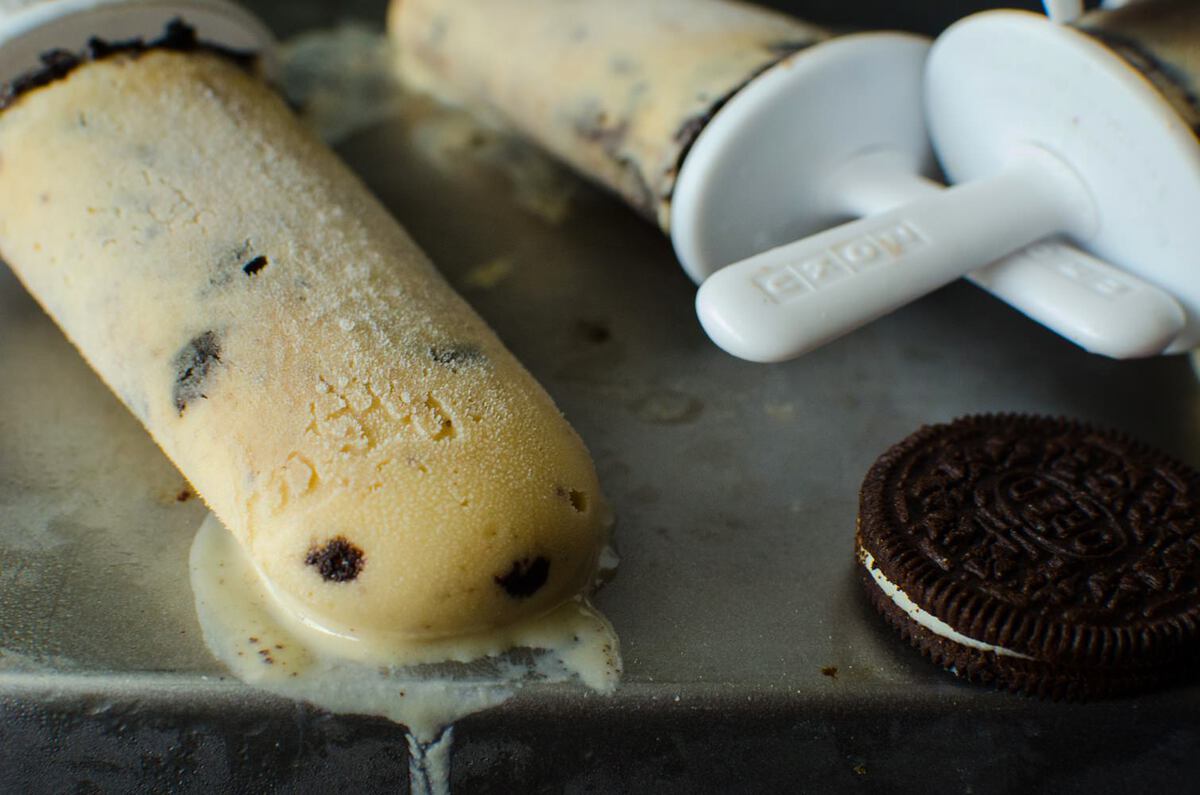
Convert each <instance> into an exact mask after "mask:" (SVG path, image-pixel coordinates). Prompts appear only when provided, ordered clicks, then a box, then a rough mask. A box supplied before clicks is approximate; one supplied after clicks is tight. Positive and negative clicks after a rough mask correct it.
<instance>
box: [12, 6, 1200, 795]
mask: <svg viewBox="0 0 1200 795" xmlns="http://www.w3.org/2000/svg"><path fill="white" fill-rule="evenodd" d="M250 5H251V6H252V7H256V9H257V10H258V11H260V12H261V13H263V15H264V16H265V17H266V19H267V21H268V22H269V23H271V24H273V25H274V27H275V29H276V30H277V31H279V32H280V33H281V34H282V35H292V34H294V33H297V32H299V31H300V30H302V29H304V28H307V27H312V26H318V25H322V26H328V25H330V24H332V23H333V22H335V21H336V20H337V19H338V18H340V17H341V16H342V15H344V14H345V13H347V8H348V9H349V12H350V13H352V14H355V15H358V16H360V17H362V18H365V19H369V20H373V21H374V24H376V25H378V24H379V20H381V19H382V14H383V9H382V7H381V6H382V4H381V3H354V4H343V5H339V4H332V3H330V4H322V3H316V2H297V3H279V2H276V3H258V4H254V3H251V4H250ZM792 5H793V6H798V4H792ZM816 5H817V4H814V6H816ZM826 5H829V4H826ZM864 7H866V6H865V5H864ZM930 9H931V10H930V15H929V16H928V18H927V19H925V20H924V22H922V21H921V19H917V18H914V19H916V22H915V23H911V24H910V23H909V22H905V21H901V24H910V26H914V27H921V26H922V25H924V26H926V27H927V28H933V27H935V26H936V25H937V24H940V22H938V21H937V20H939V19H941V18H940V17H937V14H942V13H943V12H944V11H945V9H944V8H943V7H940V6H939V7H937V8H934V6H933V5H932V4H931V5H930ZM799 10H801V11H803V10H804V9H803V8H799ZM810 16H812V15H811V14H810ZM935 17H936V19H935ZM881 18H882V17H880V19H881ZM302 77H303V76H302ZM301 82H303V80H302V81H301ZM360 88H361V86H360ZM369 89H370V91H378V92H386V91H387V90H389V89H388V87H387V86H374V87H373V88H371V87H369ZM370 91H368V98H370V97H369V95H370ZM375 99H376V100H378V101H380V102H384V101H385V98H384V97H383V94H382V93H381V94H379V95H378V96H376V97H375ZM396 109H397V110H398V115H391V117H390V118H388V119H386V120H384V121H381V122H379V123H374V124H371V125H369V126H367V127H366V128H364V129H361V130H359V131H357V132H355V133H354V134H352V135H350V136H349V137H347V138H344V139H343V140H342V141H341V143H340V144H339V146H338V150H339V152H340V153H341V154H342V156H343V157H344V158H345V159H346V160H347V162H348V163H349V164H350V165H351V167H352V168H354V169H355V170H356V171H357V172H358V173H359V174H360V175H361V176H362V177H363V179H364V180H365V181H366V182H367V183H368V185H369V187H370V188H371V189H372V190H373V191H374V192H375V193H376V194H377V195H378V196H379V197H380V198H381V199H382V200H383V202H384V203H385V204H386V205H387V206H388V207H389V208H390V209H391V210H392V211H393V212H394V213H395V215H396V217H397V218H399V219H400V220H401V222H402V223H403V224H404V225H405V226H406V227H407V228H408V229H409V230H410V232H411V233H412V234H413V235H414V237H416V239H417V240H418V242H420V243H421V244H422V245H423V246H424V247H425V249H426V250H427V251H428V252H429V253H430V254H431V255H432V256H433V258H434V260H435V261H436V262H437V263H438V264H439V266H440V267H441V268H442V270H443V271H444V273H445V274H446V276H447V277H448V278H449V279H450V280H451V281H452V282H453V283H454V284H456V285H457V286H459V288H460V289H461V290H462V292H463V294H464V295H465V296H466V297H467V299H468V300H469V301H470V302H471V303H472V304H473V305H474V306H475V307H476V308H477V309H478V311H479V312H480V313H481V314H482V315H483V316H484V317H485V318H486V319H487V320H488V321H489V322H490V323H491V324H492V325H493V326H494V328H495V329H496V330H497V332H498V333H499V334H500V336H501V337H502V338H503V339H504V340H505V342H506V343H507V344H508V345H509V346H510V348H511V349H512V350H513V351H514V352H515V353H516V355H517V356H518V357H519V358H520V359H521V360H522V361H523V362H524V363H525V364H526V365H527V366H528V367H529V369H530V370H531V371H532V372H533V373H534V375H535V376H536V377H537V378H538V379H539V380H540V381H541V382H542V383H543V384H544V385H545V386H546V388H547V389H548V390H549V391H550V393H551V394H552V395H553V396H554V398H555V399H556V400H557V401H558V403H559V406H560V407H561V408H562V410H563V411H564V412H565V414H566V415H567V417H568V418H569V419H570V421H571V422H572V423H573V424H574V426H575V427H576V428H577V429H578V431H579V432H580V434H581V435H582V436H583V437H584V439H585V440H586V441H587V443H588V445H589V446H590V448H591V450H592V452H593V454H594V456H595V460H596V464H597V467H598V469H599V472H600V475H601V479H602V482H603V484H604V487H605V490H606V492H607V495H608V497H609V499H610V500H611V502H612V503H613V505H614V507H615V510H616V513H617V516H618V526H617V531H616V533H617V542H618V545H619V548H620V552H621V557H622V562H621V566H620V569H619V571H618V574H617V576H616V578H615V580H613V581H612V582H611V583H609V584H608V585H607V586H606V587H605V588H604V589H603V590H602V591H601V592H600V593H599V594H598V597H597V603H598V605H599V606H600V607H601V609H602V610H603V611H604V612H605V613H606V614H607V615H608V616H609V617H610V618H611V619H612V621H613V623H614V625H615V626H616V628H617V630H618V632H619V634H620V637H621V641H622V646H623V653H624V658H625V665H626V674H625V677H624V680H623V682H622V684H621V686H620V687H619V689H618V690H617V692H616V693H615V695H612V696H610V697H604V696H598V695H595V694H592V693H590V692H588V691H586V690H584V689H583V688H580V687H573V686H569V685H530V686H527V687H526V688H525V689H524V690H523V691H521V693H520V694H519V695H518V696H517V698H515V699H514V700H512V701H510V702H508V703H506V704H504V705H503V706H501V707H499V708H496V709H493V710H490V711H487V712H482V713H478V714H476V715H473V716H471V717H468V718H465V719H463V720H461V721H460V722H459V723H458V724H457V725H456V729H455V739H454V755H453V762H452V773H451V782H452V785H453V786H454V788H455V791H459V792H517V791H521V792H631V791H637V792H664V793H672V792H680V793H683V792H687V793H693V792H770V791H779V792H793V791H828V790H833V789H837V790H863V791H877V790H879V791H910V790H911V791H929V790H934V791H958V792H974V793H991V792H1015V791H1028V790H1030V789H1037V790H1040V791H1054V792H1070V791H1079V792H1102V791H1155V790H1159V791H1161V790H1163V789H1166V788H1176V789H1182V788H1185V785H1184V784H1183V782H1190V781H1194V780H1195V777H1196V775H1197V773H1200V753H1197V751H1198V750H1200V720H1197V718H1198V717H1200V687H1197V686H1196V685H1185V686H1179V687H1173V688H1171V689H1169V690H1165V691H1162V692H1158V693H1154V694H1151V695H1147V696H1143V697H1138V698H1126V699H1120V700H1113V701H1106V702H1099V703H1094V704H1087V705H1066V704H1053V703H1045V702H1040V701H1037V700H1034V699H1030V698H1022V697H1014V696H1010V695H1006V694H1002V693H997V692H993V691H991V690H988V689H987V688H981V687H974V686H970V685H966V684H963V683H960V682H958V681H957V680H956V679H955V678H954V677H953V676H952V675H950V674H948V673H945V672H943V671H940V670H938V669H936V668H934V667H933V666H931V665H929V664H927V663H926V662H925V661H923V660H922V659H921V658H920V657H919V655H918V654H917V653H915V652H913V651H912V650H910V649H909V648H908V647H907V646H906V645H905V644H903V643H902V642H900V640H899V639H898V638H897V637H895V636H893V634H892V632H891V631H890V630H888V629H887V628H886V627H885V626H884V625H883V623H882V621H880V620H879V619H878V618H877V617H876V616H875V615H874V614H873V612H872V610H871V608H870V607H869V605H868V604H867V602H866V599H865V598H864V596H863V594H862V593H861V592H860V591H861V586H860V584H859V582H858V577H857V575H856V572H855V564H854V561H853V537H854V523H855V515H856V508H857V492H858V485H859V482H860V480H861V478H862V476H863V474H864V473H865V471H866V469H867V468H868V466H869V465H870V463H871V462H872V460H873V459H874V458H875V457H876V456H877V455H878V454H879V453H880V452H881V451H882V450H884V449H885V448H887V447H888V446H889V445H891V444H892V443H893V442H895V441H897V440H898V439H900V438H902V437H903V436H905V435H907V434H908V433H910V432H911V431H912V430H914V429H915V428H917V427H918V426H919V425H921V424H923V423H928V422H935V421H942V420H948V419H950V418H953V417H956V416H958V415H962V414H967V413H975V412H989V411H1030V412H1039V413H1044V414H1061V415H1068V416H1072V417H1080V418H1086V419H1088V420H1093V421H1096V422H1099V423H1103V424H1106V425H1110V426H1115V427H1118V428H1121V429H1124V430H1126V431H1128V432H1130V433H1132V434H1134V435H1136V436H1138V437H1140V438H1142V439H1144V440H1145V441H1147V442H1150V443H1152V444H1154V445H1157V446H1159V447H1162V448H1164V449H1166V450H1168V451H1169V452H1171V453H1173V454H1175V455H1176V456H1178V457H1180V458H1182V459H1183V460H1185V461H1187V462H1189V463H1191V464H1193V465H1197V464H1200V383H1198V381H1197V378H1196V374H1195V373H1194V372H1193V370H1192V369H1191V367H1190V365H1189V363H1188V361H1187V360H1186V359H1184V358H1169V359H1157V360H1151V361H1141V362H1130V363H1116V362H1111V361H1106V360H1102V359H1099V358H1096V357H1093V356H1089V355H1087V354H1085V353H1083V352H1081V351H1079V350H1077V349H1075V348H1074V347H1072V346H1071V345H1069V344H1068V343H1066V342H1064V341H1062V340H1061V339H1059V338H1057V337H1055V336H1054V335H1052V334H1051V333H1049V332H1047V331H1044V330H1043V329H1041V328H1040V327H1038V326H1035V325H1034V324H1032V323H1030V322H1029V321H1027V320H1025V319H1023V318H1021V317H1019V316H1018V315H1017V314H1016V313H1014V312H1013V311H1012V310H1010V309H1009V308H1007V307H1005V306H1003V305H1001V304H999V303H998V302H997V301H995V300H994V299H992V298H990V297H989V296H988V295H986V294H984V293H983V292H981V291H979V290H976V289H975V288H973V287H971V286H969V285H967V284H965V283H958V284H955V285H952V286H950V287H948V288H946V289H944V290H942V291H940V292H938V293H937V294H935V295H932V296H930V297H928V298H926V299H924V300H922V301H920V302H919V303H917V304H914V305H912V306H910V307H908V308H906V309H904V310H902V311H900V312H897V313H896V314H894V315H892V316H890V317H887V318H885V319H883V320H881V321H879V322H877V323H874V324H872V325H871V326H869V327H867V328H865V329H863V330H861V331H859V332H856V333H855V334H853V335H851V336H849V337H847V338H844V339H842V340H841V341H839V342H836V343H834V344H832V345H829V346H827V347H825V348H823V349H820V350H818V351H816V352H815V353H812V354H809V355H807V356H805V357H804V358H802V359H800V360H798V361H795V362H791V363H788V364H783V365H775V366H761V365H753V364H748V363H745V362H741V361H738V360H735V359H733V358H731V357H729V356H727V355H725V354H724V353H722V352H721V351H719V350H718V349H716V348H715V347H714V346H713V345H711V344H710V343H709V342H708V341H707V339H706V338H705V337H704V335H703V333H702V332H701V330H700V329H699V327H698V325H697V322H696V320H695V317H694V314H693V308H692V300H693V296H694V292H695V288H694V286H693V285H692V284H691V283H690V282H689V281H688V280H687V279H686V278H685V277H684V275H683V273H682V272H681V270H680V268H679V267H678V265H677V264H676V262H675V260H674V257H673V255H672V252H671V250H670V247H669V245H668V243H667V241H666V240H665V238H663V237H662V236H661V235H660V234H659V232H658V231H657V230H656V229H655V228H653V227H652V226H650V225H649V224H647V223H645V222H643V221H642V220H641V219H640V218H638V217H636V216H635V215H634V214H633V213H632V212H631V211H629V210H628V209H626V208H625V207H623V206H622V205H620V204H619V203H618V202H617V201H616V200H615V199H613V198H611V197H609V196H607V195H605V194H603V193H601V192H599V191H598V190H596V189H594V188H592V187H590V186H588V185H586V184H584V183H583V182H581V181H579V180H577V179H575V178H574V177H573V176H571V175H570V174H568V173H566V172H565V171H564V170H562V169H561V168H559V167H557V166H555V165H554V164H552V163H550V162H549V161H547V160H545V159H544V158H542V156H541V155H539V154H538V153H536V152H535V151H534V150H532V149H531V148H529V147H527V146H523V145H522V144H520V143H518V142H514V141H510V140H507V139H504V138H503V137H500V136H497V135H496V134H495V133H494V132H491V131H483V130H479V131H475V132H472V130H474V128H473V127H472V126H471V123H470V121H469V120H467V119H466V117H464V116H463V115H462V114H459V113H457V112H454V111H448V110H439V109H437V108H435V107H433V106H432V105H431V104H430V103H428V102H424V101H420V100H417V99H413V98H408V100H406V101H403V102H399V103H397V104H396ZM381 115H383V114H381ZM455 147H458V148H457V149H456V148H455ZM464 153H465V154H464ZM0 368H2V370H0V372H2V377H0V791H4V792H66V791H77V792H93V791H95V792H100V791H104V792H115V791H148V792H164V791H172V792H222V791H235V792H273V791H280V792H295V791H327V790H332V789H334V788H335V787H336V788H337V789H340V790H343V791H348V792H376V791H378V792H403V791H405V790H406V788H407V786H408V769H407V750H406V745H405V741H404V733H403V730H402V729H401V728H400V727H398V726H396V725H393V724H390V723H388V722H387V721H385V720H382V719H377V718H366V717H358V716H351V715H330V714H328V713H325V712H323V711H321V710H318V709H315V708H312V707H309V706H306V705H304V704H299V703H294V702H290V701H285V700H282V699H279V698H275V697H272V696H268V695H265V694H263V693H261V692H258V691H256V690H253V689H251V688H249V687H248V686H246V685H243V684H242V683H240V682H238V681H236V680H234V679H232V678H231V677H230V676H228V675H227V673H226V672H225V671H224V670H223V668H222V667H221V665H219V664H218V663H217V662H216V661H215V660H214V659H213V658H212V657H211V656H210V655H209V653H208V651H207V650H206V649H205V647H204V645H203V642H202V640H201V637H200V630H199V626H198V624H197V621H196V618H195V614H194V608H193V603H192V595H191V592H190V589H189V587H188V584H187V583H188V576H187V552H188V548H189V545H190V544H191V541H192V537H193V534H194V533H195V531H196V528H197V526H198V525H199V523H200V521H201V519H202V518H203V514H204V511H203V508H202V506H200V505H199V504H198V500H196V499H188V498H187V495H186V483H185V481H184V480H183V478H182V477H181V476H180V475H179V474H178V473H177V472H176V471H175V470H174V469H173V468H172V466H171V465H170V463H169V462H168V461H167V460H166V459H165V457H164V456H163V455H162V454H161V453H160V452H159V451H158V449H157V448H156V447H155V445H154V443H153V442H152V441H151V440H150V439H149V437H148V436H147V435H146V433H145V432H144V431H143V430H142V429H141V427H140V426H139V425H138V423H137V422H136V421H135V420H134V419H133V417H132V416H130V415H129V414H128V413H127V412H126V411H125V410H124V408H123V407H122V406H121V405H120V404H119V403H118V402H117V400H116V399H115V398H114V397H113V396H112V395H111V394H109V392H108V391H107V390H106V389H105V387H104V386H103V385H102V384H101V382H100V381H99V380H98V379H97V378H96V377H95V376H94V375H93V374H92V373H91V371H90V370H89V369H88V368H87V366H86V365H85V364H84V363H83V361H82V359H80V358H79V356H78V355H77V354H76V353H75V352H74V350H73V349H72V348H71V347H70V345H69V344H68V343H67V342H66V340H65V339H64V338H63V337H62V335H61V334H60V333H59V332H58V330H57V329H56V328H55V326H54V325H53V324H52V323H51V322H50V321H49V320H48V319H47V318H46V317H45V316H44V315H43V314H42V313H41V311H40V310H39V309H38V307H37V306H36V305H35V304H34V302H33V301H32V300H31V299H30V298H29V297H28V296H27V295H26V294H25V293H24V291H23V290H22V289H21V288H20V286H19V285H18V284H17V282H16V281H15V280H14V279H13V277H12V276H11V274H9V273H8V272H7V270H0Z"/></svg>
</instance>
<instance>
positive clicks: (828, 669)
mask: <svg viewBox="0 0 1200 795" xmlns="http://www.w3.org/2000/svg"><path fill="white" fill-rule="evenodd" d="M821 675H822V676H828V677H829V678H830V679H837V666H836V665H826V666H825V667H824V668H822V669H821Z"/></svg>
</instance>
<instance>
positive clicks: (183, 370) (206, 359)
mask: <svg viewBox="0 0 1200 795" xmlns="http://www.w3.org/2000/svg"><path fill="white" fill-rule="evenodd" d="M220 363H221V344H220V341H219V340H218V339H217V335H216V334H215V333H214V332H212V331H206V332H204V333H203V334H199V335H197V336H196V337H193V338H192V340H191V341H190V342H188V344H187V345H184V346H183V348H182V349H181V350H180V351H179V353H177V354H175V361H174V363H173V366H174V368H175V384H174V387H173V389H172V390H171V397H172V399H173V400H174V402H175V408H176V410H177V411H178V412H179V413H180V415H182V414H183V412H184V410H185V409H187V407H188V404H190V403H191V402H192V401H194V400H196V399H198V398H207V397H208V395H206V394H205V393H204V391H205V389H206V383H207V382H208V378H209V376H210V375H211V374H212V371H213V369H214V368H215V367H217V365H219V364H220Z"/></svg>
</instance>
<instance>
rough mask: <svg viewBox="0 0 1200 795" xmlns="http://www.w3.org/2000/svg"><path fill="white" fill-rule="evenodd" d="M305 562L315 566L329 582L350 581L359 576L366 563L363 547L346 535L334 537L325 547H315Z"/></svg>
mask: <svg viewBox="0 0 1200 795" xmlns="http://www.w3.org/2000/svg"><path fill="white" fill-rule="evenodd" d="M304 562H305V563H307V564H308V565H309V566H314V567H315V568H316V569H317V573H318V574H320V575H321V577H322V578H324V579H325V580H326V581H327V582H350V581H351V580H353V579H355V578H357V577H358V575H359V573H360V572H361V571H362V569H363V564H364V563H365V560H364V554H363V551H362V550H361V549H359V548H358V547H356V546H354V544H351V543H350V542H349V541H347V540H346V537H345V536H338V537H336V538H332V539H330V540H329V541H327V542H326V543H325V546H323V547H313V548H312V549H310V550H309V551H308V556H307V557H305V558H304Z"/></svg>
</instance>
